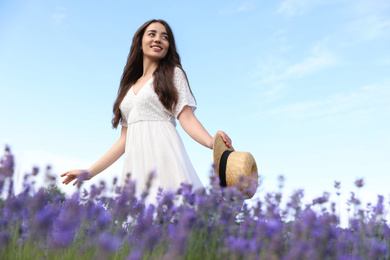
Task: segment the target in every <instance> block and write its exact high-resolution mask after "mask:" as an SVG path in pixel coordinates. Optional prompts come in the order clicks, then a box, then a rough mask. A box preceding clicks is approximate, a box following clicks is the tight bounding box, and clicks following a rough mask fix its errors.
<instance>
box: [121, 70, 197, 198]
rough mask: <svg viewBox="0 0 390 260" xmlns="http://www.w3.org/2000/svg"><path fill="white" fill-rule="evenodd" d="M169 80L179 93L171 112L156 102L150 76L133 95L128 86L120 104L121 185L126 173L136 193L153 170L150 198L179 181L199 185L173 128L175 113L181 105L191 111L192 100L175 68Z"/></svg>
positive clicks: (193, 107) (182, 78) (174, 126)
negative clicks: (123, 141) (124, 131)
mask: <svg viewBox="0 0 390 260" xmlns="http://www.w3.org/2000/svg"><path fill="white" fill-rule="evenodd" d="M173 80H174V85H175V87H176V88H177V91H178V94H179V95H178V103H177V106H176V109H175V111H174V112H173V113H171V112H169V111H168V110H167V109H166V108H165V107H164V106H163V104H162V103H161V102H160V100H159V98H158V96H157V94H156V92H155V91H154V88H153V78H151V79H150V80H149V81H148V82H147V83H146V84H145V85H144V86H143V87H142V88H141V89H140V90H139V91H138V93H137V95H135V94H134V90H133V87H131V88H130V89H129V91H128V93H127V94H126V96H125V98H124V99H123V101H122V103H121V105H120V110H121V113H122V120H121V125H123V126H126V127H127V137H126V148H125V155H124V157H125V158H124V166H123V173H122V174H123V175H122V184H123V180H125V179H126V175H127V174H128V173H130V174H131V180H135V181H136V193H137V194H138V195H139V194H141V193H142V192H143V191H144V189H145V185H146V181H147V179H148V176H149V174H150V172H152V171H154V172H155V178H154V180H153V183H152V187H151V189H150V193H149V194H150V195H149V198H151V199H152V200H154V199H155V197H156V195H157V191H158V188H159V187H161V188H162V189H163V190H164V191H168V190H171V191H176V190H177V189H178V188H179V187H180V185H181V183H189V184H192V186H193V188H194V189H197V188H201V187H203V185H202V183H201V181H200V180H199V177H198V175H197V174H196V172H195V170H194V167H193V166H192V164H191V161H190V159H189V157H188V155H187V152H186V150H185V148H184V144H183V142H182V140H181V138H180V136H179V134H178V132H177V130H176V118H177V116H178V115H179V113H180V112H181V110H182V109H183V108H184V106H185V105H187V106H190V107H191V108H192V110H193V111H194V110H195V109H196V104H195V100H194V98H193V96H192V95H191V93H190V90H189V86H188V83H187V80H186V77H185V75H184V73H183V71H182V70H181V69H180V68H178V67H176V68H175V69H174V74H173Z"/></svg>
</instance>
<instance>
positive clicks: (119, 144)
mask: <svg viewBox="0 0 390 260" xmlns="http://www.w3.org/2000/svg"><path fill="white" fill-rule="evenodd" d="M126 135H127V127H124V126H122V130H121V135H120V137H119V139H118V141H116V143H115V144H114V145H113V146H112V147H111V148H110V150H108V151H107V153H106V154H105V155H103V156H102V157H101V158H100V159H99V160H98V161H97V162H95V163H94V164H93V165H92V166H91V167H90V168H89V169H88V170H72V171H68V172H65V173H63V174H61V177H65V176H66V178H65V179H64V180H63V182H62V183H64V184H69V183H70V182H72V181H74V180H76V181H75V182H74V183H73V185H76V184H77V176H79V175H81V174H82V173H83V172H85V171H86V172H88V174H89V175H88V179H91V178H92V177H94V176H96V175H97V174H99V173H101V172H102V171H104V170H105V169H107V168H108V167H109V166H110V165H111V164H113V163H114V162H115V161H116V160H118V159H119V157H121V156H122V155H123V154H124V152H125V146H126Z"/></svg>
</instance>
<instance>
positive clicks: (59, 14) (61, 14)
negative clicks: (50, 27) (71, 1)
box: [51, 6, 67, 25]
mask: <svg viewBox="0 0 390 260" xmlns="http://www.w3.org/2000/svg"><path fill="white" fill-rule="evenodd" d="M56 9H57V11H56V12H55V13H54V14H52V16H51V17H52V18H53V20H54V23H55V24H56V25H58V24H60V23H62V21H63V20H64V19H65V18H66V11H67V9H66V8H63V7H60V6H58V7H57V8H56Z"/></svg>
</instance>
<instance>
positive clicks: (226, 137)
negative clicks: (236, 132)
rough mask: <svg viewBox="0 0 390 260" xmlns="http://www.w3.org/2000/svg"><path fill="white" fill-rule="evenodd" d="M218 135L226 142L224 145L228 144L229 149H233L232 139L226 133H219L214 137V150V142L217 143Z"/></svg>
mask: <svg viewBox="0 0 390 260" xmlns="http://www.w3.org/2000/svg"><path fill="white" fill-rule="evenodd" d="M217 135H220V136H221V137H222V140H223V141H224V143H225V144H226V146H227V147H229V148H231V147H232V139H230V137H229V136H228V135H227V134H226V133H225V132H224V131H217V133H216V134H215V135H214V137H213V144H212V148H213V146H214V141H215V138H216V137H217Z"/></svg>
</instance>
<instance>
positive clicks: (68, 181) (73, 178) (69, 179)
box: [62, 175, 76, 185]
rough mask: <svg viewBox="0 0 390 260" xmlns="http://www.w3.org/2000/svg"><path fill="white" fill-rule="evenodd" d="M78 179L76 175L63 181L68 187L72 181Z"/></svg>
mask: <svg viewBox="0 0 390 260" xmlns="http://www.w3.org/2000/svg"><path fill="white" fill-rule="evenodd" d="M75 179H76V177H75V176H74V175H67V176H66V178H65V179H64V180H63V181H62V183H63V184H66V185H68V184H69V183H71V182H72V181H74V180H75Z"/></svg>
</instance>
